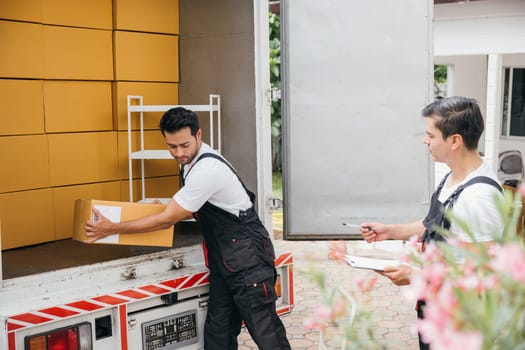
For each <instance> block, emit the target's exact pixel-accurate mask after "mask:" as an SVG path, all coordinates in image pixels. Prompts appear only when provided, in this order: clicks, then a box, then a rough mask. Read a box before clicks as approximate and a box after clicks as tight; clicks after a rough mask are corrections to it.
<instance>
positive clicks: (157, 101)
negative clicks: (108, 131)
mask: <svg viewBox="0 0 525 350" xmlns="http://www.w3.org/2000/svg"><path fill="white" fill-rule="evenodd" d="M113 91H114V94H113V108H114V113H113V117H114V125H115V128H116V130H119V131H121V130H124V131H126V132H127V131H128V95H133V96H137V95H138V96H142V97H143V100H142V103H143V104H145V105H177V104H179V84H178V83H149V82H134V81H117V82H113ZM132 103H133V104H138V101H137V100H133V101H132ZM162 114H163V113H162V112H144V129H146V130H148V129H149V130H159V121H160V118H161V117H162ZM139 116H140V114H139V113H132V115H131V128H132V130H138V129H140V117H139Z"/></svg>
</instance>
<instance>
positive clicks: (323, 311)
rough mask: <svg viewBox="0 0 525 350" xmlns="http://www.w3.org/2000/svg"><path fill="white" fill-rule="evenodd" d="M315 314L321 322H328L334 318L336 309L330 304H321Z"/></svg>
mask: <svg viewBox="0 0 525 350" xmlns="http://www.w3.org/2000/svg"><path fill="white" fill-rule="evenodd" d="M314 316H315V318H316V319H318V320H319V322H328V321H331V320H333V318H334V311H333V310H332V308H330V306H328V305H320V306H318V307H317V309H315V312H314Z"/></svg>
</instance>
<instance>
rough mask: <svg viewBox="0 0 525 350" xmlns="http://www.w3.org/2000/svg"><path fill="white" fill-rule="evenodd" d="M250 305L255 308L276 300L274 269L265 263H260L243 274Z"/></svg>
mask: <svg viewBox="0 0 525 350" xmlns="http://www.w3.org/2000/svg"><path fill="white" fill-rule="evenodd" d="M244 280H245V283H246V288H247V289H248V290H247V295H248V297H249V300H250V307H251V308H252V309H253V308H256V307H258V306H261V305H266V304H269V303H273V302H274V301H275V300H277V295H276V293H275V269H274V268H269V267H268V266H266V265H260V266H258V267H256V268H254V269H252V270H250V271H247V273H246V275H245V276H244Z"/></svg>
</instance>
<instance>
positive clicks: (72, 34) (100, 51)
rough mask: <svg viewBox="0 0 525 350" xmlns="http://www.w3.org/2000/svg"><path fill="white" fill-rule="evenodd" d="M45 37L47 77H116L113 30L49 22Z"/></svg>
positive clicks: (44, 29) (89, 78)
mask: <svg viewBox="0 0 525 350" xmlns="http://www.w3.org/2000/svg"><path fill="white" fill-rule="evenodd" d="M43 38H44V43H45V44H44V49H43V56H44V59H43V61H44V78H46V79H72V80H102V81H106V80H112V79H113V41H112V31H111V30H99V29H85V28H72V27H61V26H51V25H46V26H43ZM137 51H138V50H137Z"/></svg>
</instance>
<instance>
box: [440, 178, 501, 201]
mask: <svg viewBox="0 0 525 350" xmlns="http://www.w3.org/2000/svg"><path fill="white" fill-rule="evenodd" d="M477 183H484V184H487V185H491V186H493V187H495V188H496V189H497V190H498V191H499V192H500V193H503V188H502V187H501V185H500V184H499V183H498V182H496V181H494V180H493V179H491V178H490V177H487V176H476V177H473V178H472V179H470V180H468V181H467V182H465V183H464V184H462V185H460V186H458V188H457V189H456V190H455V191H454V192H453V193H452V194H451V195H450V196H449V197H448V198H447V200H446V201H445V202H444V203H443V205H444V206H445V207H447V208H452V207H453V206H454V203H455V202H456V200H457V198H458V197H459V194H460V193H461V192H462V191H463V190H464V189H465V188H467V187H469V186H471V185H474V184H477Z"/></svg>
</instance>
